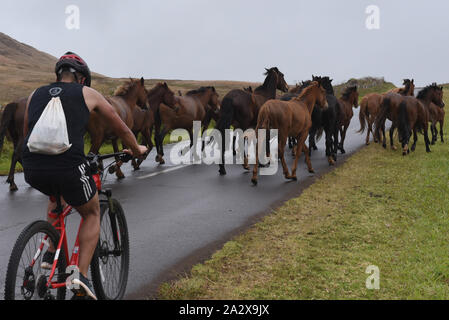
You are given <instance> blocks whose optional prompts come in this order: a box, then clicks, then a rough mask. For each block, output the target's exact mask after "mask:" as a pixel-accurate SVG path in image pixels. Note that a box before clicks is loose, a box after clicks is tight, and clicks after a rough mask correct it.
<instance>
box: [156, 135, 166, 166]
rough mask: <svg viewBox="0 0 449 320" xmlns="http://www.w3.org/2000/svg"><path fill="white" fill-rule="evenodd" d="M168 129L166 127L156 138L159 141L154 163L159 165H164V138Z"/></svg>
mask: <svg viewBox="0 0 449 320" xmlns="http://www.w3.org/2000/svg"><path fill="white" fill-rule="evenodd" d="M168 131H169V129H168V128H167V127H165V128H164V129H163V130H162V132H161V133H160V134H159V136H158V140H159V150H158V154H157V156H156V162H159V164H165V160H164V138H165V136H166V135H167V133H168Z"/></svg>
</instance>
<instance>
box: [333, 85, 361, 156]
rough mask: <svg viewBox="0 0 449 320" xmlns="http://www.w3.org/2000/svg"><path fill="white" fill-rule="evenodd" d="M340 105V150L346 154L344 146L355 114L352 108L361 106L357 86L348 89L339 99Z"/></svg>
mask: <svg viewBox="0 0 449 320" xmlns="http://www.w3.org/2000/svg"><path fill="white" fill-rule="evenodd" d="M338 103H339V104H340V117H339V119H338V130H339V131H340V137H341V139H340V143H339V144H338V149H339V150H340V151H341V153H346V151H345V148H344V144H345V138H346V131H347V130H348V127H349V124H350V123H351V119H352V116H353V115H354V112H353V111H352V107H354V108H358V106H359V93H358V91H357V86H351V87H347V88H346V89H345V91H344V92H343V94H342V96H341V98H340V99H338Z"/></svg>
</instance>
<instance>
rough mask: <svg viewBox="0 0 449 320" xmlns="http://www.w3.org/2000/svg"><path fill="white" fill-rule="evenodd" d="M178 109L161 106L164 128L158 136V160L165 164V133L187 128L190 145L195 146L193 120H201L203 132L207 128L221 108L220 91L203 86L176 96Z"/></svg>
mask: <svg viewBox="0 0 449 320" xmlns="http://www.w3.org/2000/svg"><path fill="white" fill-rule="evenodd" d="M176 101H177V105H178V107H177V110H176V111H175V110H173V109H171V108H168V107H166V106H165V105H164V104H162V105H161V106H160V109H159V114H160V117H161V120H162V124H163V126H164V128H163V129H162V132H161V133H160V134H159V135H158V136H157V141H158V145H157V146H158V155H157V157H156V161H158V162H159V163H160V164H164V163H165V160H164V158H163V156H164V149H163V141H164V137H165V135H166V134H167V133H168V132H169V131H170V130H173V129H185V130H187V131H188V132H189V136H190V147H192V146H193V143H194V141H193V121H201V123H202V132H203V133H204V132H205V130H207V128H208V126H209V123H210V121H211V119H212V118H213V117H214V114H216V113H217V112H218V110H219V103H218V93H217V91H216V90H215V88H214V87H201V88H199V89H198V90H191V91H189V92H187V93H186V94H185V95H184V96H182V97H176Z"/></svg>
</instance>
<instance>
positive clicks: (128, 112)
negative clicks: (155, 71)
mask: <svg viewBox="0 0 449 320" xmlns="http://www.w3.org/2000/svg"><path fill="white" fill-rule="evenodd" d="M106 100H107V101H108V102H109V103H110V104H111V105H112V107H113V109H114V111H115V112H117V114H118V115H119V117H120V118H121V119H122V120H123V122H125V124H126V125H127V126H128V128H130V129H132V128H133V126H134V117H133V114H134V109H136V108H138V106H139V107H141V108H146V106H147V91H146V89H145V80H144V79H143V78H141V79H140V80H134V79H130V80H129V81H127V82H126V83H125V84H123V85H122V86H120V87H119V88H118V89H117V90H116V91H115V92H114V95H113V96H112V97H106ZM87 132H88V133H89V135H90V138H91V147H90V151H89V152H92V153H95V154H97V153H98V152H99V151H100V147H101V145H102V144H103V143H104V142H105V141H106V140H111V142H112V147H113V148H114V152H119V149H118V145H117V139H118V138H117V136H116V135H115V134H114V132H113V130H112V128H111V126H110V124H109V123H107V122H106V121H105V119H104V118H103V117H102V116H101V114H99V113H96V112H92V113H91V114H90V118H89V123H88V125H87ZM124 147H126V146H124ZM116 160H117V163H116V165H115V166H113V167H111V169H110V171H109V172H110V173H113V172H114V171H115V173H116V176H117V178H118V179H123V178H124V177H125V175H124V174H123V172H122V170H121V169H120V166H121V165H122V163H121V161H120V159H119V158H118V157H116Z"/></svg>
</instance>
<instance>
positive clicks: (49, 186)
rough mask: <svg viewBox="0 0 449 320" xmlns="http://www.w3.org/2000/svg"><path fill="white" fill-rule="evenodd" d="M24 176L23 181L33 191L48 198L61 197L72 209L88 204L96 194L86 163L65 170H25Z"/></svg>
mask: <svg viewBox="0 0 449 320" xmlns="http://www.w3.org/2000/svg"><path fill="white" fill-rule="evenodd" d="M24 174H25V181H26V182H27V183H28V184H29V185H30V186H32V187H33V188H34V189H37V190H39V191H40V192H42V193H43V194H45V195H47V196H49V197H55V196H58V195H59V196H62V197H63V198H64V200H65V201H66V202H67V203H68V204H69V205H71V206H72V207H78V206H82V205H84V204H86V203H88V202H89V201H90V200H91V199H92V198H93V197H94V195H95V194H96V192H97V187H96V185H95V181H94V179H93V178H92V175H91V171H90V167H89V165H88V164H87V163H83V164H81V165H79V166H77V167H74V168H71V169H67V170H61V169H58V170H48V169H45V170H30V169H28V170H27V169H26V168H25V169H24Z"/></svg>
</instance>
